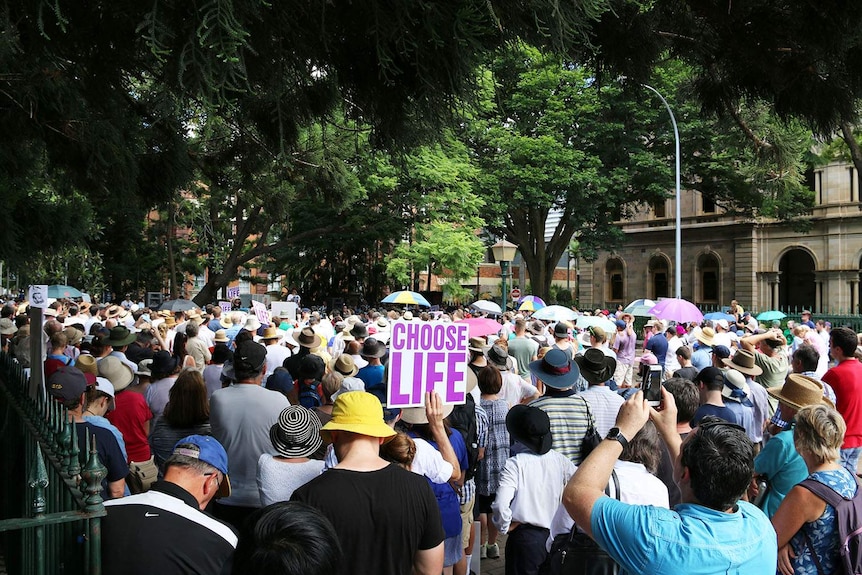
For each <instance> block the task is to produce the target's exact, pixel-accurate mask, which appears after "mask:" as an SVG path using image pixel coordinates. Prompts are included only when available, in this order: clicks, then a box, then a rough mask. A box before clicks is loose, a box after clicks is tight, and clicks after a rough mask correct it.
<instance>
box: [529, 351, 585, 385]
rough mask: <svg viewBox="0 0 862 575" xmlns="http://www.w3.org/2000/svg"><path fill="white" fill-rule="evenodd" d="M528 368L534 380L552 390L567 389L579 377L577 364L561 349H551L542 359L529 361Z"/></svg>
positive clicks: (579, 371)
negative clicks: (534, 377)
mask: <svg viewBox="0 0 862 575" xmlns="http://www.w3.org/2000/svg"><path fill="white" fill-rule="evenodd" d="M529 368H530V373H532V374H533V375H535V376H536V379H539V380H541V381H542V383H544V384H545V385H547V386H548V387H553V388H554V389H568V388H570V387H572V386H573V385H574V384H575V382H576V381H578V378H579V377H580V376H581V370H580V368H578V364H577V363H575V362H574V361H571V360H570V359H569V356H568V355H566V352H564V351H563V350H561V349H552V350H550V351H549V352H548V353H546V354H545V357H543V358H542V359H539V360H536V361H531V362H530V365H529Z"/></svg>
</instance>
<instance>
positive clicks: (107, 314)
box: [105, 305, 121, 319]
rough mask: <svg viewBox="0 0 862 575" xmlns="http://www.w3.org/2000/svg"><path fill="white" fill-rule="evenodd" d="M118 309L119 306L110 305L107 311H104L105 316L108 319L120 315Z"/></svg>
mask: <svg viewBox="0 0 862 575" xmlns="http://www.w3.org/2000/svg"><path fill="white" fill-rule="evenodd" d="M120 309H121V308H120V306H118V305H112V306H111V307H109V308H108V309H107V311H105V317H107V318H108V319H113V318H115V317H119V316H120Z"/></svg>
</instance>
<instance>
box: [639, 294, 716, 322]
mask: <svg viewBox="0 0 862 575" xmlns="http://www.w3.org/2000/svg"><path fill="white" fill-rule="evenodd" d="M649 313H650V315H654V316H655V317H657V318H658V319H669V320H673V321H676V322H680V323H686V322H690V321H696V322H698V323H699V322H702V321H703V314H702V313H701V311H700V310H699V309H697V306H696V305H694V304H693V303H691V302H690V301H688V300H684V299H677V298H675V297H669V298H665V299H663V300H661V301H659V302H658V303H657V304H656V305H655V307H654V308H652V309H651V310H650V311H649Z"/></svg>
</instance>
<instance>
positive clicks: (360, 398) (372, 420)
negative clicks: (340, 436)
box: [320, 391, 395, 438]
mask: <svg viewBox="0 0 862 575" xmlns="http://www.w3.org/2000/svg"><path fill="white" fill-rule="evenodd" d="M329 431H349V432H351V433H357V434H359V435H367V436H369V437H383V438H391V437H394V436H395V430H394V429H392V428H391V427H389V426H388V425H386V423H385V422H384V421H383V406H382V405H380V400H379V399H377V398H376V397H375V396H373V395H372V394H370V393H367V392H365V391H350V392H347V393H340V394H339V395H338V397H337V398H336V399H335V405H334V406H333V407H332V419H330V420H329V421H328V422H327V423H326V425H324V426H323V427H322V428H321V429H320V432H321V434H326V433H327V432H329Z"/></svg>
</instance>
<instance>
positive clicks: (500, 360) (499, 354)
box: [487, 345, 509, 371]
mask: <svg viewBox="0 0 862 575" xmlns="http://www.w3.org/2000/svg"><path fill="white" fill-rule="evenodd" d="M487 357H488V363H490V364H491V365H493V366H494V367H496V368H497V369H499V370H500V371H506V370H507V369H509V351H508V350H507V349H506V348H504V347H503V346H502V345H492V346H491V349H489V350H488V353H487Z"/></svg>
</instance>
